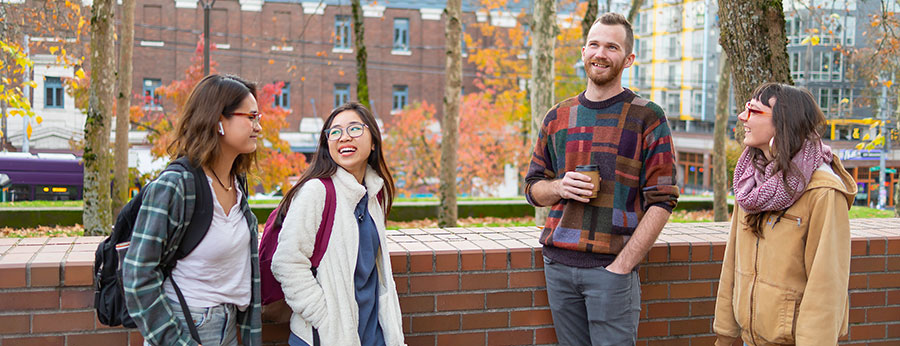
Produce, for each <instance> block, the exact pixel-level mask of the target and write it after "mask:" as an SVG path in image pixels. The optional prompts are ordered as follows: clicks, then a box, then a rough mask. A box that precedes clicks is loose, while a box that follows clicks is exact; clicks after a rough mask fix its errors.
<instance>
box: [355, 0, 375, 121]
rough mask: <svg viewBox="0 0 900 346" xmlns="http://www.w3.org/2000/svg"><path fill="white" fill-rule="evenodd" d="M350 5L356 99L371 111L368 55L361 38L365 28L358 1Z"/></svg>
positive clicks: (364, 34) (363, 35)
mask: <svg viewBox="0 0 900 346" xmlns="http://www.w3.org/2000/svg"><path fill="white" fill-rule="evenodd" d="M350 5H351V8H352V12H353V49H354V50H356V98H357V99H358V101H359V103H362V104H363V106H366V108H368V109H372V106H371V104H370V103H369V74H368V72H367V70H366V61H368V59H369V55H368V54H367V53H366V43H365V41H363V38H364V37H365V36H366V28H365V26H364V24H363V19H364V18H363V11H362V6H361V5H360V3H359V0H351V1H350Z"/></svg>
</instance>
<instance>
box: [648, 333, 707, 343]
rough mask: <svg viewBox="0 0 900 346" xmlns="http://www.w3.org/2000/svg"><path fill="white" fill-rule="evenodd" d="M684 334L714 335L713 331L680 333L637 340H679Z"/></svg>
mask: <svg viewBox="0 0 900 346" xmlns="http://www.w3.org/2000/svg"><path fill="white" fill-rule="evenodd" d="M685 336H692V337H693V336H716V333H715V332H712V333H700V334H681V335H667V336H645V337H643V338H638V340H647V341H656V340H673V339H674V340H679V339H683V338H684V337H685Z"/></svg>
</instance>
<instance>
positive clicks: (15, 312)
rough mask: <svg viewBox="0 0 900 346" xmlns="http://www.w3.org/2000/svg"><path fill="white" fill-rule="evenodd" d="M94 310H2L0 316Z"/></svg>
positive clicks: (89, 310)
mask: <svg viewBox="0 0 900 346" xmlns="http://www.w3.org/2000/svg"><path fill="white" fill-rule="evenodd" d="M73 312H94V308H93V307H90V308H76V309H61V308H60V309H38V310H3V311H0V316H25V315H49V314H52V313H73Z"/></svg>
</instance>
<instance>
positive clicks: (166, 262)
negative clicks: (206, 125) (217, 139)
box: [94, 157, 246, 343]
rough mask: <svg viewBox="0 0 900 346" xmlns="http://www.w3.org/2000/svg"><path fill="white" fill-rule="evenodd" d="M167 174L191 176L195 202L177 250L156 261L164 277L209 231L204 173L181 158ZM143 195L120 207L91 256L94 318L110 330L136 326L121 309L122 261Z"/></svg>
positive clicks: (194, 334)
mask: <svg viewBox="0 0 900 346" xmlns="http://www.w3.org/2000/svg"><path fill="white" fill-rule="evenodd" d="M169 171H174V172H184V171H190V172H191V173H193V175H194V193H195V195H196V202H195V204H194V208H193V210H185V213H191V215H192V216H191V222H190V224H189V225H188V227H187V230H185V231H183V236H182V237H181V242H180V243H179V244H178V248H177V249H176V250H175V251H168V253H167V251H165V250H163V255H164V256H165V257H164V258H163V259H162V260H161V261H160V264H161V266H162V267H163V273H164V274H165V276H166V277H169V276H170V274H171V273H172V269H174V268H175V264H176V262H177V261H178V260H179V259H182V258H184V257H186V256H187V255H188V254H190V253H191V251H192V250H194V248H196V247H197V244H199V243H200V241H201V240H203V237H204V236H205V235H206V231H207V230H209V225H210V224H211V223H212V215H213V203H212V198H213V197H212V192H211V191H210V189H209V185H208V183H207V180H206V179H204V178H206V174H205V173H204V172H203V168H201V167H200V166H197V167H194V166H193V165H191V163H190V161H189V160H188V159H187V158H186V157H181V158H178V159H177V160H175V162H172V163H171V164H169V165H168V166H167V167H166V169H165V170H163V172H169ZM239 180H240V183H241V188H242V191H244V187H245V186H246V184H245V181H244V179H243V177H240V178H239ZM143 196H144V189H141V192H140V193H138V195H137V196H135V197H134V198H132V199H131V201H129V202H128V203H127V204H125V206H124V207H122V210H121V211H120V212H119V215H118V216H117V217H116V224H115V226H114V227H113V231H112V234H111V235H110V236H109V237H107V238H106V239H104V240H103V242H101V243H100V245H99V246H98V247H97V252H96V254H95V257H94V309H95V310H97V319H98V320H100V323H102V324H105V325H108V326H111V327H112V326H118V325H122V326H125V327H127V328H136V327H137V325H136V324H135V323H134V320H132V319H131V316H129V315H128V310H127V309H126V307H125V297H124V289H123V285H122V262H123V261H124V259H125V252H126V251H127V250H128V246H129V245H130V242H131V234H132V231H133V229H134V223H135V221H136V219H137V214H138V211H139V210H140V209H141V200H142V199H143ZM245 196H246V193H245ZM178 236H179V235H178V234H173V235H170V237H172V238H174V239H176V240H177V239H178ZM172 285H173V286H174V288H175V293H177V295H178V301H179V302H180V303H181V307H182V311H184V317H185V321H188V323H186V324H187V325H188V326H189V329H190V332H191V336H192V337H193V338H194V340H195V341H197V342H198V343H199V342H200V337H199V333H197V328H196V327H195V326H194V324H193V323H190V321H192V319H191V316H190V311H189V309H188V306H187V303H186V302H185V300H184V296H182V294H181V290H180V289H179V288H178V285H177V284H175V281H174V280H172Z"/></svg>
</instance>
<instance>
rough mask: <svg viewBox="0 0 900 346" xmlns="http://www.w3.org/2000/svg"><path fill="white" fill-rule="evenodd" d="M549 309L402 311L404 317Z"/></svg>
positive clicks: (542, 308)
mask: <svg viewBox="0 0 900 346" xmlns="http://www.w3.org/2000/svg"><path fill="white" fill-rule="evenodd" d="M536 310H550V306H549V305H548V306H530V307H528V306H526V307H510V308H491V309H481V310H453V311H435V312H410V313H403V316H405V317H430V316H452V315H469V314H472V313H491V312H520V311H536Z"/></svg>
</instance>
